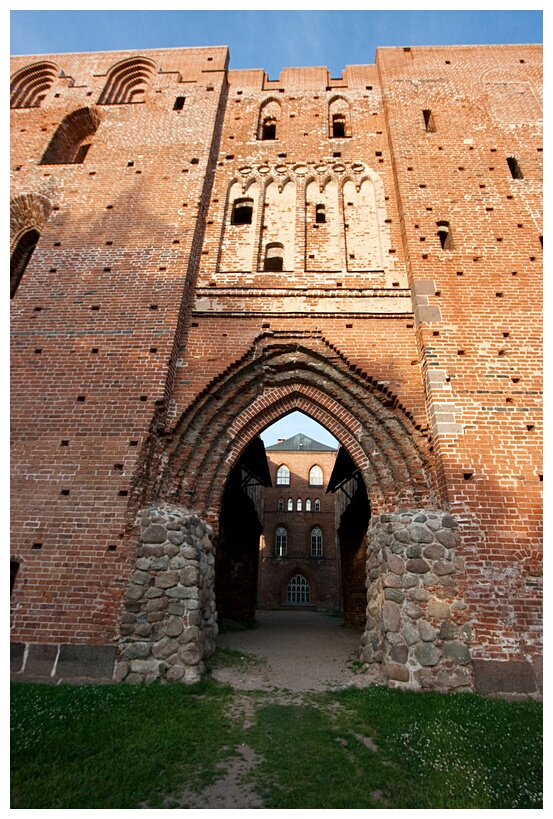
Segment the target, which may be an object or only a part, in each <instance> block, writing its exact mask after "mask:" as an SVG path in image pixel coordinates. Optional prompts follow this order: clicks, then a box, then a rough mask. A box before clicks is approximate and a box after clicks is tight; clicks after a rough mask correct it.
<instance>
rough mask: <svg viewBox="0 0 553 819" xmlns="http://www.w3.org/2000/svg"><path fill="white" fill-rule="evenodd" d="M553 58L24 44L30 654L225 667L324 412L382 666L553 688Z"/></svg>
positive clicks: (18, 81) (74, 664) (19, 359)
mask: <svg viewBox="0 0 553 819" xmlns="http://www.w3.org/2000/svg"><path fill="white" fill-rule="evenodd" d="M541 60H542V51H541V47H539V46H533V45H527V46H521V45H516V46H478V47H476V46H466V47H462V46H455V47H451V46H447V47H445V46H444V47H432V48H383V49H378V50H377V54H376V62H375V64H374V65H357V66H347V67H346V68H345V69H344V71H343V73H342V76H341V77H340V78H337V79H336V78H334V79H333V78H331V77H330V75H329V72H328V71H327V70H326V69H325V68H321V67H305V68H287V69H284V70H283V71H282V73H281V75H280V77H279V78H278V79H277V80H270V79H269V78H268V77H267V75H266V74H265V72H264V71H263V70H257V69H256V70H236V71H233V70H229V68H228V50H227V49H226V48H223V47H220V48H210V47H209V48H208V47H206V48H183V49H164V50H160V51H147V52H108V53H89V54H57V55H48V56H45V55H39V56H19V57H15V58H13V60H12V78H11V122H12V133H11V159H10V163H11V165H10V167H11V176H12V199H11V210H10V241H11V248H10V253H11V265H10V285H11V295H12V298H11V334H12V347H11V355H12V359H11V362H12V364H11V367H12V369H11V376H12V396H11V398H12V408H11V422H12V439H11V440H12V539H11V584H12V594H11V619H12V671H13V673H14V675H15V676H16V677H24V678H33V677H36V678H42V677H44V676H50V677H52V678H53V679H71V678H77V677H81V678H87V679H90V678H97V679H100V678H102V679H129V680H130V681H133V680H135V681H136V680H142V679H144V680H147V681H149V680H152V679H158V678H162V679H175V680H183V681H184V682H192V681H194V680H196V679H198V678H199V677H200V676H201V673H202V663H203V661H204V659H205V657H206V656H208V655H209V653H210V652H211V651H212V650H213V647H214V643H215V639H216V635H217V617H218V614H219V615H220V614H221V611H222V610H224V606H225V594H226V593H227V592H228V590H229V588H228V583H225V579H226V577H227V575H226V567H228V566H231V567H234V568H236V565H237V564H238V563H240V562H242V563H243V564H244V565H246V564H247V562H248V560H249V561H250V564H251V562H252V560H253V558H252V557H251V554H252V550H253V549H254V547H256V548H257V547H258V544H259V536H260V529H259V526H260V522H259V519H258V518H257V516H256V515H255V510H254V511H252V509H254V506H255V505H254V503H253V501H252V500H251V498H249V497H248V495H247V493H244V492H243V491H242V489H243V476H244V475H246V476H248V475H255V474H258V473H259V474H261V473H262V472H263V469H264V468H265V469H266V466H265V467H263V464H262V461H263V456H262V454H260V449H259V446H260V442H259V438H258V435H259V434H260V433H261V432H262V431H263V430H264V429H265V428H266V427H267V426H269V425H270V424H271V423H273V422H274V421H275V420H277V419H278V418H280V417H282V416H283V415H285V414H287V413H289V412H291V411H293V410H301V411H303V412H305V413H306V414H307V415H309V416H310V417H312V418H314V419H315V420H316V421H318V422H320V423H321V424H323V425H324V426H325V427H326V428H327V429H328V430H329V431H330V432H331V433H332V434H333V435H334V436H335V437H336V438H337V439H338V440H339V442H340V444H341V450H340V452H342V453H343V456H339V457H341V458H342V461H341V464H342V467H341V468H342V478H343V480H344V481H348V480H349V481H351V486H352V487H354V490H355V491H352V492H351V493H350V495H351V499H350V500H351V503H350V505H349V507H348V508H349V512H348V508H346V509H345V511H344V514H345V515H346V516H347V517H346V520H347V527H346V530H344V532H343V533H342V534H343V537H342V539H341V553H342V554H343V555H345V554H346V553H347V550H348V549H350V551H351V559H349V558H348V560H349V564H348V565H349V570H348V573H347V576H345V575H344V580H343V583H344V584H345V596H347V594H349V593H350V592H351V593H352V589H354V588H355V589H359V588H361V599H363V595H364V594H365V592H364V591H363V587H365V589H366V599H365V600H364V602H365V604H366V610H365V623H364V633H363V637H362V640H361V645H360V656H361V658H362V659H363V661H364V662H365V663H367V664H369V665H371V666H372V668H373V669H374V668H377V667H378V669H379V670H380V672H381V674H382V679H383V680H387V681H388V684H389V685H392V686H396V687H407V688H413V689H434V690H443V691H447V690H477V691H482V692H489V693H519V694H528V695H536V694H537V693H538V692H539V690H540V685H541V683H540V677H541V656H542V645H541V634H542V621H541V608H542V599H541V582H542V568H541V567H542V546H541V543H542V540H541V523H542V508H541V489H542V483H541V481H542V474H543V473H542V467H541V456H542V438H541V433H542V415H541V412H542V399H541V390H542V378H541V369H542V368H541V314H542V304H541V272H542V261H543V259H542V245H543V238H542V237H543V228H542V103H541V100H542V91H541V89H542V62H541ZM241 487H242V489H241ZM361 496H363V498H364V500H363V498H361ZM364 504H368V507H367V506H366V505H364ZM367 508H370V519H369V520H368V523H367V520H366V519H365V518H364V512H363V509H365V510H366V509H367ZM238 512H240V515H241V517H239V516H238ZM239 542H241V543H245V544H247V545H246V546H244V547H243V548H244V550H245V551H244V552H243V553H242V552H240V553H239V552H237V551H236V550H237V549H238V548H239V547H238V545H237V544H239ZM361 542H363V543H364V546H363V552H362V554H361V557H359V553H358V550H357V551H355V549H357V546H355V548H354V547H353V546H352V544H357V545H358V544H359V543H361ZM365 547H366V551H365ZM248 550H249V551H248ZM247 555H249V557H247V560H246V558H245V556H247ZM252 565H253V564H252ZM233 570H234V569H233ZM243 585H244V586H246V585H247V584H243ZM248 594H249V596H248V595H246V597H245V598H244V601H243V604H244V606H245V608H246V609H247V607H248V606H250V607H251V605H252V600H253V602H254V603H255V599H254V598H255V587H254V590H253V591H251V588H250V591H249V592H248ZM252 595H253V596H252ZM355 595H356V597H355V599H356V600H357V601H358V600H359V592H358V591H355ZM352 599H353V598H352ZM356 605H357V604H356Z"/></svg>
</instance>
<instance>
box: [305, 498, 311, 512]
mask: <svg viewBox="0 0 553 819" xmlns="http://www.w3.org/2000/svg"><path fill="white" fill-rule="evenodd" d="M305 511H306V512H311V499H310V498H307V500H306V501H305Z"/></svg>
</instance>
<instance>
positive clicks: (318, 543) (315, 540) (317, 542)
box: [311, 526, 323, 557]
mask: <svg viewBox="0 0 553 819" xmlns="http://www.w3.org/2000/svg"><path fill="white" fill-rule="evenodd" d="M322 556H323V533H322V531H321V529H319V527H318V526H315V528H314V529H312V530H311V557H322Z"/></svg>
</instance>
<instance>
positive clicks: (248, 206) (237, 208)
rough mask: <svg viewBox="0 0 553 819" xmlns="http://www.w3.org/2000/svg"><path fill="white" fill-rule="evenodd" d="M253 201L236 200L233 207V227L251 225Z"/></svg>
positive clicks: (231, 220)
mask: <svg viewBox="0 0 553 819" xmlns="http://www.w3.org/2000/svg"><path fill="white" fill-rule="evenodd" d="M252 215H253V199H249V198H248V199H236V200H235V201H234V203H233V205H232V215H231V219H230V222H231V224H232V225H251V223H252Z"/></svg>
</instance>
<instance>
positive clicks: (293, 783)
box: [11, 678, 542, 809]
mask: <svg viewBox="0 0 553 819" xmlns="http://www.w3.org/2000/svg"><path fill="white" fill-rule="evenodd" d="M244 708H245V709H246V711H247V712H248V714H249V717H248V719H247V720H244V717H243V715H244ZM11 715H12V728H11V733H12V737H11V741H12V747H11V750H12V808H16V809H24V808H35V809H37V808H38V809H70V808H136V807H139V806H141V805H147V806H148V807H151V808H160V807H169V806H172V807H187V804H186V801H184V803H183V802H179V804H174V803H171V801H170V799H171V797H175V798H177V799H178V798H181V797H182V794H183V792H191V793H194V794H200V793H201V792H202V791H203V790H204V789H205V788H206V787H207V786H208V785H210V784H212V783H214V782H215V781H216V780H217V779H221V778H222V777H224V774H225V764H228V763H229V762H230V760H232V759H234V758H236V757H237V756H239V752H238V748H239V747H241V746H242V747H243V746H248V747H249V748H251V749H253V752H254V754H255V759H256V760H257V761H256V764H254V765H253V766H251V768H250V769H249V770H248V771H247V772H246V773H245V774H244V777H245V779H246V780H247V782H248V787H249V788H250V789H252V788H253V790H254V791H255V793H256V794H257V795H258V796H259V797H260V798H261V800H262V802H263V806H264V807H265V808H429V809H432V808H436V809H439V808H442V809H443V808H503V809H505V808H507V809H508V808H541V807H542V707H541V705H540V704H539V703H536V702H532V701H526V702H506V701H503V700H499V699H486V698H484V697H480V696H478V695H473V694H459V695H451V694H450V695H440V694H421V693H417V694H415V693H410V692H402V691H393V690H389V689H386V688H381V687H371V688H368V689H355V688H349V689H345V690H342V691H338V692H325V693H323V694H304V695H301V696H299V695H291V694H288V695H287V694H286V692H277V691H275V693H274V694H269V693H267V692H255V691H254V692H234V691H232V690H231V689H229V688H226V687H225V686H223V685H219V684H217V683H216V682H214V681H213V680H212V679H209V678H207V679H206V680H204V681H203V682H202V683H200V684H198V685H195V686H190V687H187V686H183V685H182V684H180V683H174V684H167V685H156V684H154V685H150V686H126V685H119V686H117V685H113V686H111V685H107V686H81V687H78V686H68V685H64V686H58V687H50V686H39V685H32V684H25V683H15V684H13V685H12V708H11ZM166 799H167V800H168V801H165V800H166ZM205 806H206V807H210V805H205ZM236 807H243V806H241V805H236Z"/></svg>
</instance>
